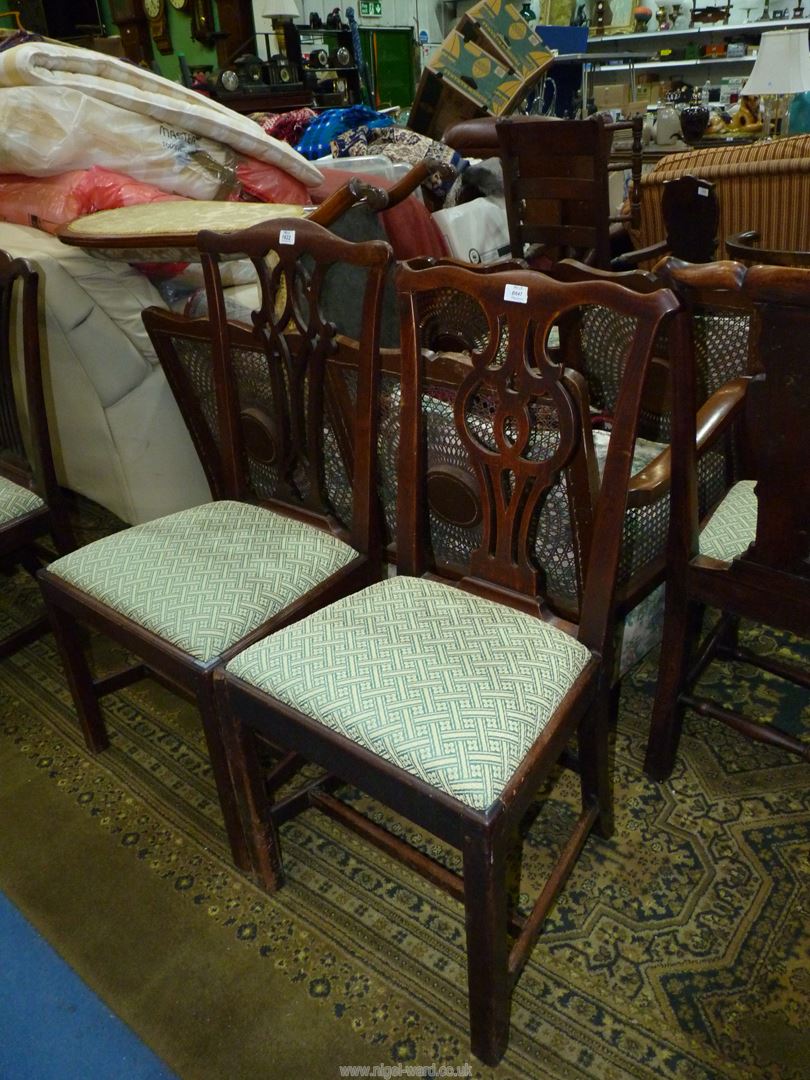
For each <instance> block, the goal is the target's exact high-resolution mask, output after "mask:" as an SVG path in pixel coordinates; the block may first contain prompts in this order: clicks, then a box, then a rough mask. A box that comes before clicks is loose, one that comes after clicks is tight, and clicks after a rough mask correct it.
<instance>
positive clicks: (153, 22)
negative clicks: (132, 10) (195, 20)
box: [143, 0, 172, 53]
mask: <svg viewBox="0 0 810 1080" xmlns="http://www.w3.org/2000/svg"><path fill="white" fill-rule="evenodd" d="M143 10H144V12H145V13H146V17H147V19H148V20H149V29H150V31H151V33H152V40H153V41H154V43H155V45H156V46H157V47H158V51H159V52H162V53H170V52H171V51H172V39H171V38H170V37H169V22H168V19H167V18H166V0H143Z"/></svg>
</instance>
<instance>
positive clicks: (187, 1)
mask: <svg viewBox="0 0 810 1080" xmlns="http://www.w3.org/2000/svg"><path fill="white" fill-rule="evenodd" d="M169 3H170V4H171V6H172V7H173V8H174V10H175V11H185V10H186V9H187V8H188V7H190V5H191V0H169Z"/></svg>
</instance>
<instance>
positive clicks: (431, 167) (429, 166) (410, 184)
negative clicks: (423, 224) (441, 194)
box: [384, 157, 456, 210]
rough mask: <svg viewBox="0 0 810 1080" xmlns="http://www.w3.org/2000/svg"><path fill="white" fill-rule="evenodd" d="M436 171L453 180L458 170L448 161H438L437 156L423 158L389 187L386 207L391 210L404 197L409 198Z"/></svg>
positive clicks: (443, 177)
mask: <svg viewBox="0 0 810 1080" xmlns="http://www.w3.org/2000/svg"><path fill="white" fill-rule="evenodd" d="M434 173H438V174H439V175H440V176H441V178H442V180H453V179H454V178H455V175H456V170H455V169H454V168H453V166H452V165H448V164H447V162H446V161H438V160H437V159H436V158H431V157H426V158H423V159H422V161H420V162H419V163H418V164H416V165H414V166H413V168H412V169H411V170H410V171H409V172H407V173H406V174H405V176H403V177H402V179H401V180H398V181H397V183H396V184H394V186H393V187H390V188H389V189H388V192H387V195H388V203H387V205H386V206H385V207H384V209H386V210H390V209H391V208H392V207H394V206H396V205H397V204H398V203H401V202H402V200H403V199H407V197H408V196H409V195H412V194H413V193H414V191H416V189H417V188H418V187H419V185H420V184H423V183H424V182H425V180H427V178H428V177H429V176H433V174H434Z"/></svg>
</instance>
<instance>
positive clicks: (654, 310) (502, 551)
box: [397, 264, 679, 651]
mask: <svg viewBox="0 0 810 1080" xmlns="http://www.w3.org/2000/svg"><path fill="white" fill-rule="evenodd" d="M397 288H398V290H399V291H400V293H401V296H402V317H403V323H402V411H401V421H400V424H401V438H400V450H399V454H400V482H399V506H398V538H397V559H398V564H399V566H400V569H401V570H403V571H404V572H406V573H416V574H422V573H438V574H440V575H442V576H448V577H451V578H454V579H459V577H460V583H461V584H462V585H464V586H466V587H469V588H470V589H472V590H473V591H476V592H478V593H482V594H484V595H488V596H490V597H493V598H497V599H501V600H505V601H506V602H508V603H513V604H515V605H516V606H520V607H523V608H524V609H526V610H533V611H535V612H537V613H541V612H542V611H543V610H544V608H543V594H544V590H543V576H544V569H545V568H544V567H543V566H542V565H541V559H540V558H539V557H538V550H537V546H536V539H537V537H536V533H537V521H538V517H539V515H540V514H541V513H542V509H543V507H544V504H545V503H547V502H548V500H549V497H550V493H551V492H552V491H553V490H554V488H555V486H556V484H557V483H558V481H559V478H560V476H561V474H562V473H563V471H564V470H565V469H566V468H569V467H570V466H571V465H572V464H573V463H574V462H575V461H580V462H581V464H582V466H583V467H584V468H585V469H586V470H587V469H589V468H590V469H593V468H595V465H594V463H593V460H592V457H593V455H592V445H591V444H590V442H589V438H588V436H589V433H590V424H589V415H588V395H587V390H586V387H585V384H584V380H583V379H582V377H581V376H580V375H579V374H578V373H577V372H575V371H573V370H572V369H570V368H567V367H565V366H564V365H562V364H560V363H558V362H556V360H555V359H554V358H552V357H550V356H549V352H548V338H549V333H550V331H551V329H552V327H553V325H554V324H555V323H556V322H557V321H558V320H559V319H560V318H561V317H565V316H566V315H567V314H569V313H573V312H575V311H581V310H582V309H583V308H587V307H588V306H589V305H592V304H597V305H600V306H606V307H609V308H613V309H615V310H616V311H617V312H619V313H620V314H621V315H623V316H628V317H630V318H633V319H634V320H635V324H636V325H635V333H634V335H633V341H632V346H631V351H630V356H629V358H628V361H627V376H628V377H627V379H626V380H625V383H624V385H623V388H622V392H621V394H620V399H619V402H618V407H617V414H616V427H615V430H614V436H613V438H612V439H611V444H610V448H609V450H608V456H607V460H606V462H605V468H604V474H603V481H602V486H601V489H600V493H599V495H598V497H597V498H596V500H595V504H594V506H593V508H592V511H593V512H592V515H590V520H586V521H584V522H582V521H580V520H577V522H576V526H575V529H576V530H577V531H579V530H582V529H584V530H585V531H586V532H587V534H588V535H584V534H581V535H577V537H576V538H575V544H576V545H577V546H578V547H580V548H581V549H584V550H585V562H586V564H587V571H586V575H585V593H584V598H583V607H582V616H581V624H580V636H581V638H582V640H583V641H585V642H586V644H588V645H589V646H591V647H593V648H597V649H598V650H599V651H602V650H603V649H605V648H607V647H608V645H607V640H606V638H607V634H608V631H609V627H610V626H611V625H612V624H611V621H610V620H611V614H612V607H613V601H614V594H615V586H616V577H617V573H618V566H619V555H620V548H621V541H622V528H623V522H624V510H625V503H626V496H627V484H628V481H629V476H630V459H631V456H632V447H633V443H634V440H635V434H636V426H637V421H638V413H639V409H640V403H641V386H642V385H643V383H644V377H645V373H646V371H647V368H648V366H649V363H650V359H651V356H652V350H653V343H654V340H655V336H656V334H657V333H658V331H659V329H660V327H661V325H662V323H663V321H664V319H665V318H666V317H667V316H669V315H671V314H673V313H674V312H676V311H677V310H678V308H679V305H678V302H677V300H676V298H675V297H674V295H673V294H672V293H671V292H670V291H669V290H666V289H659V290H657V291H655V292H653V293H650V294H649V295H641V294H637V293H631V292H630V291H629V290H627V289H623V288H621V287H620V286H618V285H615V284H613V283H607V282H595V283H560V282H556V281H553V280H552V279H551V278H548V277H546V276H544V275H540V274H536V273H532V272H530V271H509V272H506V273H490V274H480V273H475V272H474V271H470V270H466V269H463V268H461V267H458V266H451V267H444V266H436V267H427V268H421V269H413V268H410V267H408V266H407V264H405V265H402V266H400V268H399V270H398V272H397ZM447 291H450V292H453V293H460V294H463V295H465V296H467V297H468V298H469V300H470V301H471V302H473V303H474V304H476V305H477V306H478V307H479V309H480V311H481V312H482V314H483V318H484V319H485V321H486V325H487V331H488V332H487V334H486V336H485V340H484V342H483V343H482V345H481V346H480V347H478V348H476V349H474V350H473V351H472V352H471V353H470V354H469V355H468V356H465V357H460V356H458V355H457V354H456V355H454V354H446V353H441V354H439V355H436V354H435V353H433V352H431V351H430V350H426V349H423V348H422V347H421V344H420V338H421V336H422V328H423V325H424V317H423V312H424V309H425V306H426V304H429V303H430V302H431V298H432V296H433V295H435V294H436V293H437V292H438V293H441V292H447ZM430 397H432V398H433V399H434V400H436V401H444V402H445V403H449V405H450V407H451V408H452V417H453V427H454V432H455V436H456V438H457V439H458V441H459V443H460V444H461V446H462V447H463V449H464V452H465V454H466V455H467V457H468V459H469V460H470V461H471V463H472V468H473V476H474V485H472V484H470V483H468V482H467V481H466V480H465V481H464V482H462V479H461V478H460V477H459V478H457V482H456V483H455V484H453V483H452V481H453V477H452V476H448V474H447V473H446V472H445V474H444V475H443V476H436V475H435V474H432V472H431V468H430V462H429V460H428V456H427V446H426V440H425V438H424V435H425V429H426V427H427V424H428V421H427V418H426V409H425V407H424V403H425V400H426V399H427V398H430ZM589 457H590V458H591V460H590V461H589V460H588V458H589ZM440 485H443V486H444V487H445V491H444V492H443V493H442V494H444V496H445V498H444V501H443V513H444V514H445V516H446V517H448V518H450V517H452V515H453V514H454V513H455V514H456V515H457V516H458V517H459V519H462V520H465V521H468V520H469V519H470V518H471V517H472V516H473V515H477V516H478V518H479V520H480V543H479V544H478V545H477V547H476V548H475V549H474V550H473V551H472V552H471V554H470V555H469V559H468V566H467V567H466V570H465V571H463V572H462V573H461V574H460V575H459V571H458V568H453V572H452V573H451V574H447V573H446V572H445V568H443V566H442V565H441V564H440V563H439V562H438V561H437V560H436V559H435V557H434V554H433V552H432V550H431V543H430V530H429V515H430V502H431V500H433V501H434V506H435V497H436V494H437V491H436V489H437V487H439V486H440ZM473 487H474V488H475V491H473ZM474 496H475V497H477V500H478V501H477V503H476V501H475V498H474ZM585 517H586V518H588V517H589V515H587V514H586V515H585ZM592 536H598V537H599V543H598V544H591V542H590V541H591V538H592Z"/></svg>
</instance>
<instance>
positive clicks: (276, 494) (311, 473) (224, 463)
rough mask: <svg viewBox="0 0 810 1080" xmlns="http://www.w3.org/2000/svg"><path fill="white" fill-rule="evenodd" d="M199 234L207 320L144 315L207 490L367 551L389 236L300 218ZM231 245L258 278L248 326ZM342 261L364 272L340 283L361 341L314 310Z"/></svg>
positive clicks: (373, 528) (372, 519)
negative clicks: (229, 268) (257, 504)
mask: <svg viewBox="0 0 810 1080" xmlns="http://www.w3.org/2000/svg"><path fill="white" fill-rule="evenodd" d="M198 246H199V248H200V251H201V257H202V260H203V269H204V274H205V280H206V290H207V293H208V308H209V310H208V316H207V318H204V319H195V320H190V319H186V318H184V317H182V316H177V315H170V314H167V313H165V312H160V311H157V310H156V309H149V310H148V311H146V312H144V323H145V324H146V327H147V330H148V331H149V334H150V337H151V338H152V340H153V342H154V344H155V348H156V351H157V353H158V356H159V358H160V360H161V363H162V365H163V367H164V369H165V371H166V374H167V378H168V380H169V382H170V385H171V386H172V390H173V392H174V394H175V397H176V398H177V401H178V403H179V406H180V409H181V412H182V413H183V416H184V418H185V420H186V424H187V426H188V428H189V431H190V433H191V436H192V439H193V441H194V443H195V446H196V447H197V451H198V453H199V455H200V458H201V461H202V462H203V466H204V468H205V471H206V475H207V477H208V481H209V484H210V486H211V490H212V494H213V495H214V497H215V498H238V499H258V500H259V501H261V502H262V503H264V504H266V505H268V506H271V507H275V508H277V509H280V510H283V511H285V512H288V513H293V514H294V515H295V516H298V517H302V518H304V519H306V520H310V521H313V522H314V523H319V524H322V525H324V526H325V527H328V528H330V529H332V530H333V531H336V532H338V533H339V534H340V535H344V536H345V538H346V539H347V540H348V542H349V543H351V544H352V546H353V547H355V549H356V550H358V551H364V552H366V551H368V550H369V545H370V544H376V543H378V541H379V537H378V532H379V530H378V528H377V516H378V515H377V513H376V505H375V499H374V488H373V477H374V474H375V469H376V461H375V451H376V409H375V405H374V403H375V401H376V396H377V392H378V381H379V370H378V365H379V326H380V309H381V303H382V295H383V286H384V283H385V277H386V274H387V272H388V268H389V265H390V262H391V249H390V247H389V246H388V245H387V244H386V243H384V242H382V241H369V242H367V243H359V244H354V243H351V242H349V241H347V240H343V239H341V238H339V237H337V236H335V235H334V234H333V233H331V232H329V231H327V230H326V229H324V228H323V227H322V226H320V225H317V224H314V223H312V222H310V221H302V220H300V219H295V220H293V219H290V220H288V221H285V220H281V219H278V220H276V221H273V222H268V223H267V224H266V225H261V226H258V227H254V228H252V229H246V230H243V231H242V232H237V233H231V234H227V235H219V234H216V233H212V232H203V233H200V235H199V237H198ZM235 256H239V257H245V258H249V259H250V260H251V261H252V263H253V266H254V268H255V270H256V274H257V278H258V282H259V287H260V290H261V304H260V307H259V308H258V310H256V311H254V312H253V313H252V315H251V319H252V325H247V324H246V323H244V322H237V321H235V320H233V319H231V318H229V315H228V308H227V301H226V297H225V292H224V290H223V286H222V278H221V274H220V262H221V260H222V259H224V258H230V257H235ZM347 270H349V271H356V270H360V271H362V274H363V279H362V280H360V281H359V282H357V283H356V284H357V287H356V289H355V290H354V291H353V292H351V293H349V294H347V295H346V303H347V304H351V305H353V306H355V305H356V306H358V307H359V308H360V310H361V319H360V324H361V325H362V327H363V333H362V335H361V338H360V340H359V341H358V340H355V339H350V338H348V337H345V336H342V335H340V334H339V333H338V331H337V328H336V327H335V324H334V322H332V321H330V320H329V318H328V317H326V316H325V314H324V311H323V304H322V297H323V294H324V291H325V283H326V282H327V281H328V280H329V279H330V278H331V277H332V276H335V275H337V277H338V278H340V276H341V275H342V274H345V273H346V272H347ZM338 399H340V400H339V401H338ZM344 399H345V400H344Z"/></svg>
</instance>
